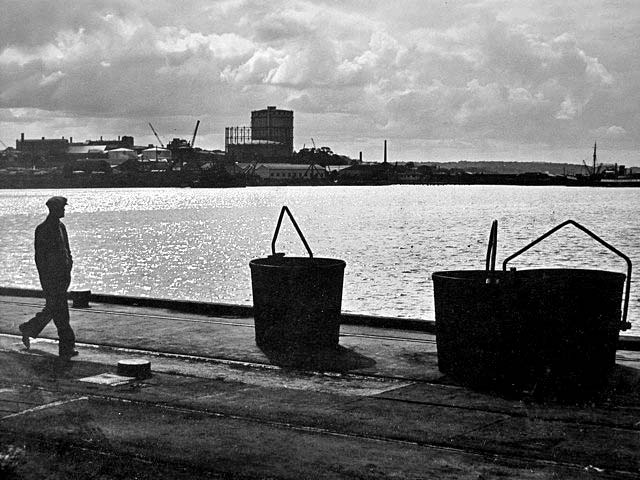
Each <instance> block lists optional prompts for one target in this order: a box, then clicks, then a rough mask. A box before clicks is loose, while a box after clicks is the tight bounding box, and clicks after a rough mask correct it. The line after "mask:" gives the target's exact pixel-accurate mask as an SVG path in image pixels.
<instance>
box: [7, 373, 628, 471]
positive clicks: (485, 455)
mask: <svg viewBox="0 0 640 480" xmlns="http://www.w3.org/2000/svg"><path fill="white" fill-rule="evenodd" d="M23 386H31V385H23ZM36 388H38V389H40V390H43V391H48V392H51V391H50V390H48V389H47V388H45V387H36ZM51 393H53V392H51ZM371 398H375V397H371ZM92 399H94V400H102V401H109V402H113V403H121V404H132V405H139V406H147V407H155V408H158V409H163V410H168V411H173V412H182V413H197V414H202V415H206V416H210V417H217V418H225V419H231V420H237V421H245V422H251V423H254V424H261V425H267V426H271V427H276V428H283V429H289V430H293V431H298V432H302V433H310V434H319V435H328V436H336V437H341V438H351V439H359V440H367V441H375V442H382V443H393V444H398V445H412V446H417V447H420V448H427V449H428V448H433V449H437V450H441V451H448V452H453V453H462V454H467V455H474V456H476V457H479V458H482V459H484V460H490V461H494V462H495V461H496V460H499V461H500V462H501V463H502V464H504V465H512V464H513V462H515V463H516V464H522V463H523V462H527V461H533V462H535V463H537V464H539V465H541V466H559V467H564V468H569V469H574V470H578V471H584V469H585V465H581V464H577V463H571V462H563V461H558V460H549V459H545V458H540V457H539V456H535V455H520V456H518V455H509V454H504V453H496V452H491V451H490V450H489V451H487V450H483V449H480V448H473V447H467V448H462V447H455V446H451V445H450V444H447V443H443V442H420V441H411V440H403V439H400V438H394V437H388V436H378V435H361V434H356V433H345V432H339V431H333V430H329V429H322V428H318V427H310V426H305V425H294V424H290V423H285V422H276V421H272V420H262V419H259V418H255V417H251V416H242V415H233V414H226V413H222V412H216V411H213V410H206V409H205V410H203V409H197V408H188V407H180V406H174V405H168V404H166V403H165V404H159V403H155V402H150V401H144V400H131V399H126V398H121V397H117V396H111V395H95V394H91V395H85V396H82V397H76V398H73V399H69V400H65V401H57V402H51V403H49V404H45V405H41V406H39V407H35V408H32V409H28V410H25V411H22V412H18V413H16V414H12V415H8V416H6V417H2V418H1V419H0V420H4V419H7V418H11V417H16V416H22V415H25V414H28V413H33V412H37V411H41V410H45V409H48V408H55V407H58V406H62V405H66V404H71V403H75V402H78V401H88V400H92ZM477 410H481V409H477ZM481 411H482V410H481ZM141 458H144V457H141ZM596 468H597V467H596ZM603 470H604V471H606V472H607V473H612V474H615V475H620V474H622V475H631V476H633V478H637V473H634V472H632V471H628V470H610V469H606V468H605V469H603Z"/></svg>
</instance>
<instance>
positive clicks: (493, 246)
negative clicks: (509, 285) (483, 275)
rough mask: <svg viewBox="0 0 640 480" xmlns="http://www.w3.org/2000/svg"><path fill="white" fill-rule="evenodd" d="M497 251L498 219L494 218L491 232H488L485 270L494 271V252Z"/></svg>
mask: <svg viewBox="0 0 640 480" xmlns="http://www.w3.org/2000/svg"><path fill="white" fill-rule="evenodd" d="M497 252H498V220H494V221H493V223H492V224H491V232H490V233H489V245H488V246H487V262H486V267H485V269H486V270H487V271H489V270H490V271H492V272H493V271H495V269H496V253H497Z"/></svg>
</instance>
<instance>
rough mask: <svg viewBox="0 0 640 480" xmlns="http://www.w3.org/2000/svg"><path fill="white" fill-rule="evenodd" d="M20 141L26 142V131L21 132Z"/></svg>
mask: <svg viewBox="0 0 640 480" xmlns="http://www.w3.org/2000/svg"><path fill="white" fill-rule="evenodd" d="M20 141H21V142H24V133H21V134H20Z"/></svg>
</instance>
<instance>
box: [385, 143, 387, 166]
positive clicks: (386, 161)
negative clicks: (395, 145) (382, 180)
mask: <svg viewBox="0 0 640 480" xmlns="http://www.w3.org/2000/svg"><path fill="white" fill-rule="evenodd" d="M384 163H387V141H386V140H385V141H384Z"/></svg>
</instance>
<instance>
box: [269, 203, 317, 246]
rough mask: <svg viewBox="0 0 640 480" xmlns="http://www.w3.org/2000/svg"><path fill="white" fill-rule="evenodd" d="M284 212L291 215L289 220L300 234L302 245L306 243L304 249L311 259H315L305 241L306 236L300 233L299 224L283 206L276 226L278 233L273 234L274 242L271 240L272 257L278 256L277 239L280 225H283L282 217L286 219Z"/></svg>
mask: <svg viewBox="0 0 640 480" xmlns="http://www.w3.org/2000/svg"><path fill="white" fill-rule="evenodd" d="M284 212H287V214H288V215H289V218H290V219H291V223H293V226H294V227H295V228H296V232H298V235H300V239H302V243H304V248H306V249H307V252H308V253H309V257H310V258H313V253H312V252H311V249H310V248H309V244H308V243H307V241H306V240H305V238H304V235H302V232H301V231H300V227H298V224H297V223H296V221H295V220H294V218H293V215H291V212H290V211H289V209H288V208H287V207H286V206H283V207H282V210H280V216H279V217H278V225H276V231H275V233H274V234H273V240H271V254H272V255H277V254H276V239H277V238H278V232H279V231H280V225H281V224H282V217H284Z"/></svg>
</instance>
